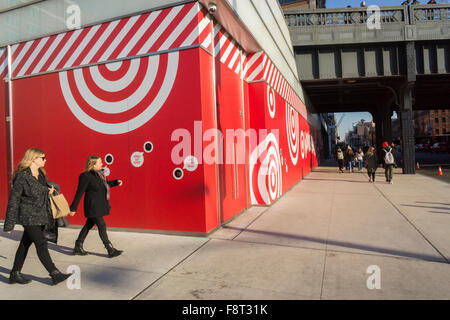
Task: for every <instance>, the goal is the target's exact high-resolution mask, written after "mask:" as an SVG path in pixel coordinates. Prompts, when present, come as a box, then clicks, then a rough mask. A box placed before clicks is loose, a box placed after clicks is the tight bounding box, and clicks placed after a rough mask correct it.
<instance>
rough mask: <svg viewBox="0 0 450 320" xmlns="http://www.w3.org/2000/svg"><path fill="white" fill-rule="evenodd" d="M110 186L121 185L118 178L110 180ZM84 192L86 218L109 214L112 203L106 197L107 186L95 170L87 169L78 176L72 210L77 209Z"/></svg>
mask: <svg viewBox="0 0 450 320" xmlns="http://www.w3.org/2000/svg"><path fill="white" fill-rule="evenodd" d="M108 184H109V186H110V187H115V186H118V185H119V181H118V180H112V181H108ZM83 194H84V216H85V217H86V218H98V217H103V216H106V215H108V214H109V210H111V205H110V204H109V201H108V200H107V199H106V187H105V185H104V184H103V181H102V179H101V178H100V177H99V175H98V174H97V173H96V172H95V171H94V170H90V171H85V172H83V173H82V174H80V177H79V178H78V188H77V192H76V194H75V197H74V199H73V201H72V204H71V205H70V211H72V212H75V211H77V208H78V204H79V203H80V201H81V197H82V196H83Z"/></svg>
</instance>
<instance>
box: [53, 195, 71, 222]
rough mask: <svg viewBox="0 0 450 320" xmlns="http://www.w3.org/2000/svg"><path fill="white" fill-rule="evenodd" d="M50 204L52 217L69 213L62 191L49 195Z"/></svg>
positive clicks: (56, 217) (60, 216) (55, 217)
mask: <svg viewBox="0 0 450 320" xmlns="http://www.w3.org/2000/svg"><path fill="white" fill-rule="evenodd" d="M55 193H56V191H55ZM50 205H51V207H52V213H53V219H58V218H62V217H66V216H68V215H69V213H70V207H69V203H68V202H67V200H66V198H65V197H64V195H63V194H62V193H59V194H56V195H50Z"/></svg>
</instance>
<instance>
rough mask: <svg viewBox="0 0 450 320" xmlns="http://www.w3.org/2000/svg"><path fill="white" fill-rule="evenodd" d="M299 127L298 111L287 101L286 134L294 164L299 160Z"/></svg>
mask: <svg viewBox="0 0 450 320" xmlns="http://www.w3.org/2000/svg"><path fill="white" fill-rule="evenodd" d="M299 129H300V128H299V120H298V113H297V112H296V111H295V110H294V108H292V107H291V106H290V105H289V104H288V103H287V102H286V134H287V139H288V145H289V154H290V155H291V160H292V163H293V164H294V166H295V165H296V164H297V160H298V149H299ZM302 158H303V155H302Z"/></svg>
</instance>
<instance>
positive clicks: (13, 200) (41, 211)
mask: <svg viewBox="0 0 450 320" xmlns="http://www.w3.org/2000/svg"><path fill="white" fill-rule="evenodd" d="M52 223H54V220H53V216H52V213H51V208H50V200H49V194H48V185H47V179H46V177H45V175H44V173H43V172H42V171H41V170H40V169H39V179H36V178H35V177H33V175H32V174H31V169H30V168H28V169H25V170H24V171H20V172H17V173H16V175H15V177H14V180H13V186H12V189H11V193H10V195H9V200H8V205H7V208H6V218H5V224H4V226H3V230H4V231H5V232H9V231H12V230H13V229H14V226H15V225H16V224H21V225H23V226H39V225H41V226H42V225H50V224H52Z"/></svg>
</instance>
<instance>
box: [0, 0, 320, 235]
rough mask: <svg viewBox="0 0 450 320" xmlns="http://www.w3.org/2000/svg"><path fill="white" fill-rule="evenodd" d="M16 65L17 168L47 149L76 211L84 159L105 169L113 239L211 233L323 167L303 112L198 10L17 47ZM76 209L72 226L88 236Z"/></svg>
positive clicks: (261, 62)
mask: <svg viewBox="0 0 450 320" xmlns="http://www.w3.org/2000/svg"><path fill="white" fill-rule="evenodd" d="M169 19H170V20H169ZM180 26H183V28H180ZM169 49H170V51H167V50H169ZM0 54H1V51H0ZM0 57H1V55H0ZM114 59H120V61H117V60H116V61H111V60H114ZM0 65H1V64H0ZM12 65H13V70H12V73H13V78H14V80H13V81H12V87H13V110H14V112H13V137H14V146H13V147H14V149H13V150H14V152H13V162H14V165H15V166H16V165H17V163H18V162H19V161H20V160H21V158H22V156H23V153H24V151H25V150H26V149H28V148H30V147H39V148H42V149H44V150H45V152H46V156H47V159H48V161H47V163H46V170H47V173H48V175H49V178H50V180H52V181H54V182H56V183H58V184H60V186H61V190H62V192H63V193H64V195H65V196H66V198H67V199H68V200H69V201H71V200H72V198H73V196H74V194H75V189H76V185H77V180H78V175H79V174H80V173H81V172H82V171H83V169H84V163H85V160H86V158H87V156H88V155H91V154H97V155H99V156H101V157H102V159H103V163H104V164H105V166H106V167H105V172H106V174H107V175H108V179H121V180H123V182H124V184H123V186H121V187H116V188H113V189H112V191H111V206H112V210H111V214H110V215H109V216H108V217H107V218H106V221H107V224H108V226H111V227H122V228H137V229H154V230H170V231H186V232H200V233H204V232H209V231H211V230H213V229H214V228H216V227H217V226H219V225H220V224H221V223H222V222H225V221H227V220H229V219H230V218H232V217H234V216H235V215H236V214H238V213H239V212H242V211H243V210H245V209H246V208H248V207H249V206H251V205H270V204H271V203H272V202H273V201H274V200H276V199H277V198H279V197H280V196H281V195H282V194H283V193H284V192H286V191H287V190H288V189H289V188H291V187H292V186H293V185H294V184H295V183H297V182H298V181H299V180H300V179H302V178H303V176H304V175H306V174H307V173H309V172H310V171H311V169H312V168H313V167H315V166H316V165H317V156H316V153H315V152H314V150H315V149H314V148H313V145H314V143H315V144H316V145H317V143H318V142H317V138H316V137H317V135H316V134H315V133H314V132H319V131H318V130H320V128H311V126H310V125H309V124H308V123H307V121H306V117H307V113H306V108H305V106H304V104H303V102H301V100H300V99H299V98H298V97H297V96H296V94H295V92H294V91H293V90H292V88H291V87H290V86H289V85H288V83H287V82H286V81H285V80H284V78H283V77H282V75H281V74H280V73H279V72H278V70H277V69H276V67H275V65H274V64H273V63H272V62H271V61H270V60H269V59H268V58H267V56H265V54H264V53H262V52H260V53H255V54H248V53H246V52H245V51H244V50H242V48H241V47H240V46H239V44H238V43H237V42H236V41H235V40H234V39H233V38H232V37H231V36H230V35H229V34H228V33H227V32H226V31H225V30H224V29H223V28H222V27H221V25H220V24H218V23H217V22H215V21H213V20H211V19H210V16H209V15H208V14H207V12H206V10H204V9H203V8H202V7H201V6H200V5H199V4H198V3H190V4H186V5H181V6H178V7H174V8H168V9H164V10H159V11H155V12H149V13H145V14H142V15H139V16H135V17H130V18H125V19H121V20H118V21H112V22H107V23H104V24H102V25H99V26H92V27H88V28H86V29H82V30H77V31H70V32H67V33H64V34H60V35H55V36H51V37H47V38H43V39H36V40H31V41H29V42H26V43H20V44H17V45H13V46H12ZM42 72H47V73H45V74H42ZM23 76H30V77H25V78H23ZM2 86H3V87H4V83H2V84H0V112H5V110H6V109H7V107H8V106H7V104H6V103H4V100H5V99H3V97H2V94H3V95H4V92H5V90H2V88H3V87H2ZM260 130H267V134H264V131H260ZM6 131H7V130H6V127H5V128H3V129H2V127H0V139H1V140H0V141H2V143H3V142H4V141H6V140H7V137H4V136H2V134H3V133H5V132H6ZM319 136H320V135H319ZM312 140H314V141H315V142H312ZM150 145H151V147H152V148H151V150H150V149H146V147H148V146H150ZM0 147H1V148H3V149H5V148H6V149H7V145H6V144H5V145H0ZM211 155H213V160H215V161H211ZM214 157H215V159H214ZM2 161H3V160H2ZM6 165H7V164H6V162H0V166H1V167H3V168H4V169H2V170H1V172H2V173H1V174H3V176H0V180H1V182H2V184H0V197H2V199H6V198H7V191H6V187H7V182H6V181H7V177H6V174H5V172H7V170H6V168H5V167H6ZM0 169H1V168H0ZM175 173H180V175H181V176H176V174H175ZM2 188H3V189H2ZM5 202H6V201H5V200H4V201H2V203H3V204H4V203H5ZM82 208H83V205H82V203H81V204H80V206H79V208H78V211H77V215H76V216H75V217H69V222H70V223H71V224H75V225H81V224H83V223H84V217H83V209H82ZM2 212H4V210H2Z"/></svg>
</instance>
